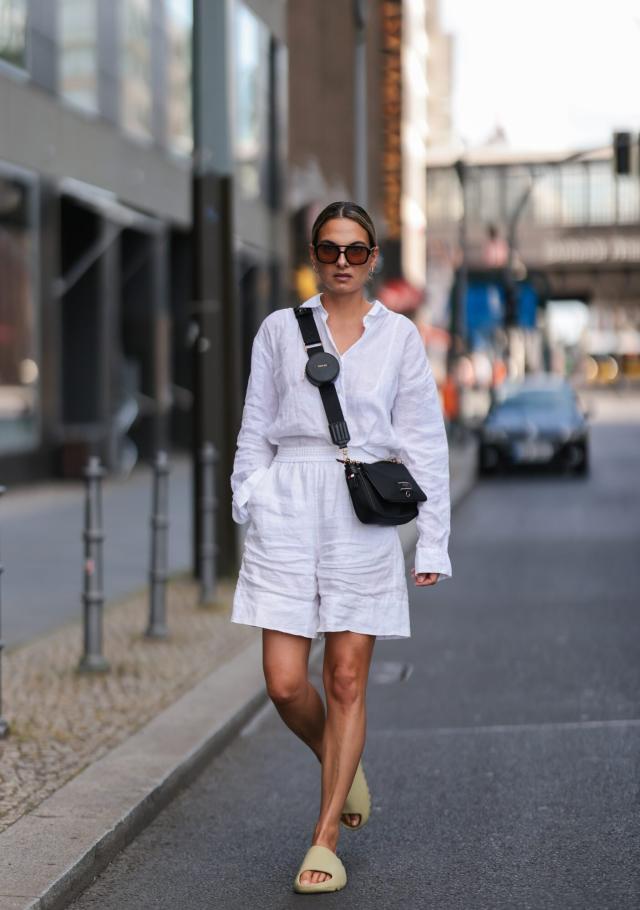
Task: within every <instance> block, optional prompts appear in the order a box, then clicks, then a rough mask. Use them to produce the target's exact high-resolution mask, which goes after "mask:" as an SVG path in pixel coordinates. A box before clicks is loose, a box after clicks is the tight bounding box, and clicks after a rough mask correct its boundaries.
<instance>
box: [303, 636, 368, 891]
mask: <svg viewBox="0 0 640 910" xmlns="http://www.w3.org/2000/svg"><path fill="white" fill-rule="evenodd" d="M375 641H376V639H375V636H373V635H361V634H359V633H357V632H327V633H326V644H325V653H324V668H323V682H324V688H325V693H326V696H327V717H326V721H325V727H324V736H323V739H322V800H321V805H320V815H319V818H318V821H317V823H316V826H315V830H314V833H313V843H314V844H322V845H323V846H325V847H328V848H329V849H330V850H333V851H334V852H335V849H336V847H337V844H338V835H339V833H340V827H339V826H340V810H341V809H342V806H343V805H344V801H345V799H346V798H347V793H348V792H349V789H350V787H351V783H352V781H353V777H354V775H355V772H356V768H357V767H358V762H359V761H360V758H361V756H362V752H363V750H364V741H365V734H366V690H367V679H368V676H369V667H370V665H371V657H372V654H373V648H374V645H375ZM327 878H330V876H328V875H327V874H326V873H324V872H316V871H309V872H304V873H303V875H302V876H301V879H300V880H301V881H302V882H304V883H308V882H322V881H325V880H326V879H327Z"/></svg>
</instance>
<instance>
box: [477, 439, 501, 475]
mask: <svg viewBox="0 0 640 910" xmlns="http://www.w3.org/2000/svg"><path fill="white" fill-rule="evenodd" d="M499 464H500V457H499V455H498V453H497V452H496V450H495V449H494V448H493V447H491V446H488V447H487V446H480V448H479V449H478V474H479V476H480V477H489V476H490V475H491V474H495V473H496V471H497V470H498V467H499Z"/></svg>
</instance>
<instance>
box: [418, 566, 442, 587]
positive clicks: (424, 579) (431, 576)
mask: <svg viewBox="0 0 640 910" xmlns="http://www.w3.org/2000/svg"><path fill="white" fill-rule="evenodd" d="M411 574H412V575H413V580H414V581H415V583H416V586H417V587H419V588H424V587H426V586H427V585H435V583H436V582H437V580H438V575H439V574H440V573H439V572H418V574H417V575H416V570H415V569H412V570H411Z"/></svg>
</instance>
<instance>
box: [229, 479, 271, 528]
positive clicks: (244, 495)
mask: <svg viewBox="0 0 640 910" xmlns="http://www.w3.org/2000/svg"><path fill="white" fill-rule="evenodd" d="M270 467H271V465H269V467H266V466H265V465H260V467H259V468H256V469H255V471H252V472H251V474H249V476H248V477H247V478H246V479H245V480H244V481H243V482H242V483H241V484H240V486H239V487H238V489H237V490H236V492H235V494H234V496H233V500H232V513H233V520H234V521H235V522H237V523H238V524H244V523H245V522H246V521H248V520H249V512H250V508H251V503H252V501H253V499H254V496H255V495H256V494H257V492H258V491H259V488H260V487H261V485H262V483H263V481H264V478H265V476H266V474H267V472H268V471H269V469H270Z"/></svg>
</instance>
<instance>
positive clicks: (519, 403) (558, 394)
mask: <svg viewBox="0 0 640 910" xmlns="http://www.w3.org/2000/svg"><path fill="white" fill-rule="evenodd" d="M571 407H572V397H571V394H570V392H567V391H562V390H551V389H529V390H527V391H523V392H517V393H515V394H513V395H510V396H509V397H508V398H505V400H504V401H502V402H500V403H499V404H498V408H500V410H504V409H507V408H508V409H518V410H522V409H526V410H536V411H557V410H560V409H565V410H566V409H567V408H571Z"/></svg>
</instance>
